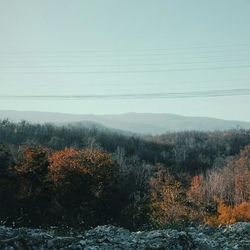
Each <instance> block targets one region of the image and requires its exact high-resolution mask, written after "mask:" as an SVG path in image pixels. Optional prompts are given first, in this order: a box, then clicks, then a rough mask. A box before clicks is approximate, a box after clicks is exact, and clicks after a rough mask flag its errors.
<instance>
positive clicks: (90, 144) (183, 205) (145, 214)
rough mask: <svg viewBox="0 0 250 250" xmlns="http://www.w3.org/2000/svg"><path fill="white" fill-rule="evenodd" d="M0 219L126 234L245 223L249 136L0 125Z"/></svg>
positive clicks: (249, 214)
mask: <svg viewBox="0 0 250 250" xmlns="http://www.w3.org/2000/svg"><path fill="white" fill-rule="evenodd" d="M0 144H1V146H0V201H1V207H0V219H1V220H2V223H6V224H13V223H14V224H15V225H17V226H20V225H25V226H49V225H59V226H74V227H78V226H80V227H85V228H87V227H91V226H95V225H100V224H115V225H121V226H124V227H127V228H131V229H138V228H145V227H159V226H165V225H182V224H183V223H184V224H185V223H190V222H199V223H200V222H205V223H209V224H211V225H218V224H220V223H234V222H235V221H241V220H247V221H249V220H250V203H249V202H250V147H249V146H247V145H250V131H246V130H232V131H226V132H208V133H205V132H182V133H170V134H165V135H162V136H157V137H147V138H143V137H138V136H126V135H124V134H119V133H117V132H116V133H115V132H111V131H109V130H100V129H95V128H86V127H85V128H84V127H81V126H77V125H74V126H73V125H68V126H58V127H56V126H53V125H51V124H45V125H39V124H37V125H34V124H29V123H26V122H21V123H17V124H15V123H12V122H10V121H8V120H5V121H2V122H1V123H0Z"/></svg>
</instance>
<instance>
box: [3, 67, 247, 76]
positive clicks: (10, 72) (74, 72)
mask: <svg viewBox="0 0 250 250" xmlns="http://www.w3.org/2000/svg"><path fill="white" fill-rule="evenodd" d="M244 68H250V65H236V66H216V67H215V66H214V67H206V68H205V67H203V68H176V69H150V70H123V71H120V70H119V71H118V70H117V71H2V72H0V74H1V73H2V74H13V73H14V74H128V73H160V72H181V71H202V70H221V69H244Z"/></svg>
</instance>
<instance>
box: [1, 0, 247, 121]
mask: <svg viewBox="0 0 250 250" xmlns="http://www.w3.org/2000/svg"><path fill="white" fill-rule="evenodd" d="M189 92H192V93H189ZM193 92H194V93H193ZM160 94H161V95H160ZM99 95H100V96H101V97H98V96H99ZM211 95H212V96H213V97H211ZM22 96H25V97H22ZM38 96H39V97H38ZM0 109H11V110H39V111H53V112H55V111H56V112H67V113H97V114H100V113H102V114H104V113H105V114H107V113H125V112H154V113H176V114H182V115H192V116H211V117H218V118H224V119H239V120H245V121H250V112H249V110H250V1H249V0H206V1H205V0H188V1H184V0H171V1H170V0H88V1H87V0H21V1H20V0H0Z"/></svg>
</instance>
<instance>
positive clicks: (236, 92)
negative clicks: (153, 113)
mask: <svg viewBox="0 0 250 250" xmlns="http://www.w3.org/2000/svg"><path fill="white" fill-rule="evenodd" d="M243 95H250V89H227V90H209V91H191V92H168V93H142V94H141V93H131V94H109V95H1V96H0V99H21V100H26V99H35V100H48V99H52V100H86V99H173V98H204V97H205V98H206V97H224V96H243Z"/></svg>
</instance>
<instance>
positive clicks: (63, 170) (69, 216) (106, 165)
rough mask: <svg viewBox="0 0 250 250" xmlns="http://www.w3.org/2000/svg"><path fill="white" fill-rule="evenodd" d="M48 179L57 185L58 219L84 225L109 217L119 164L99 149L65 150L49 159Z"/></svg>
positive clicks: (55, 199)
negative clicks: (112, 189) (112, 191)
mask: <svg viewBox="0 0 250 250" xmlns="http://www.w3.org/2000/svg"><path fill="white" fill-rule="evenodd" d="M49 162H50V166H49V179H50V181H51V183H52V185H53V188H54V207H55V211H57V215H59V216H61V217H59V218H58V219H59V220H61V219H62V218H64V219H65V220H68V222H69V223H76V222H77V223H80V224H84V225H86V226H87V225H90V224H96V223H97V221H99V220H102V219H103V220H105V219H106V217H105V216H106V213H108V212H110V209H111V208H110V205H111V204H112V203H111V200H109V199H111V197H110V193H109V191H110V190H111V187H112V182H113V181H114V175H115V172H116V168H117V166H116V164H115V163H114V162H113V160H112V157H111V155H110V154H108V153H105V152H101V151H97V150H90V149H86V150H80V151H78V150H75V149H65V150H63V151H59V152H56V153H54V154H53V155H52V156H51V157H50V159H49Z"/></svg>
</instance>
